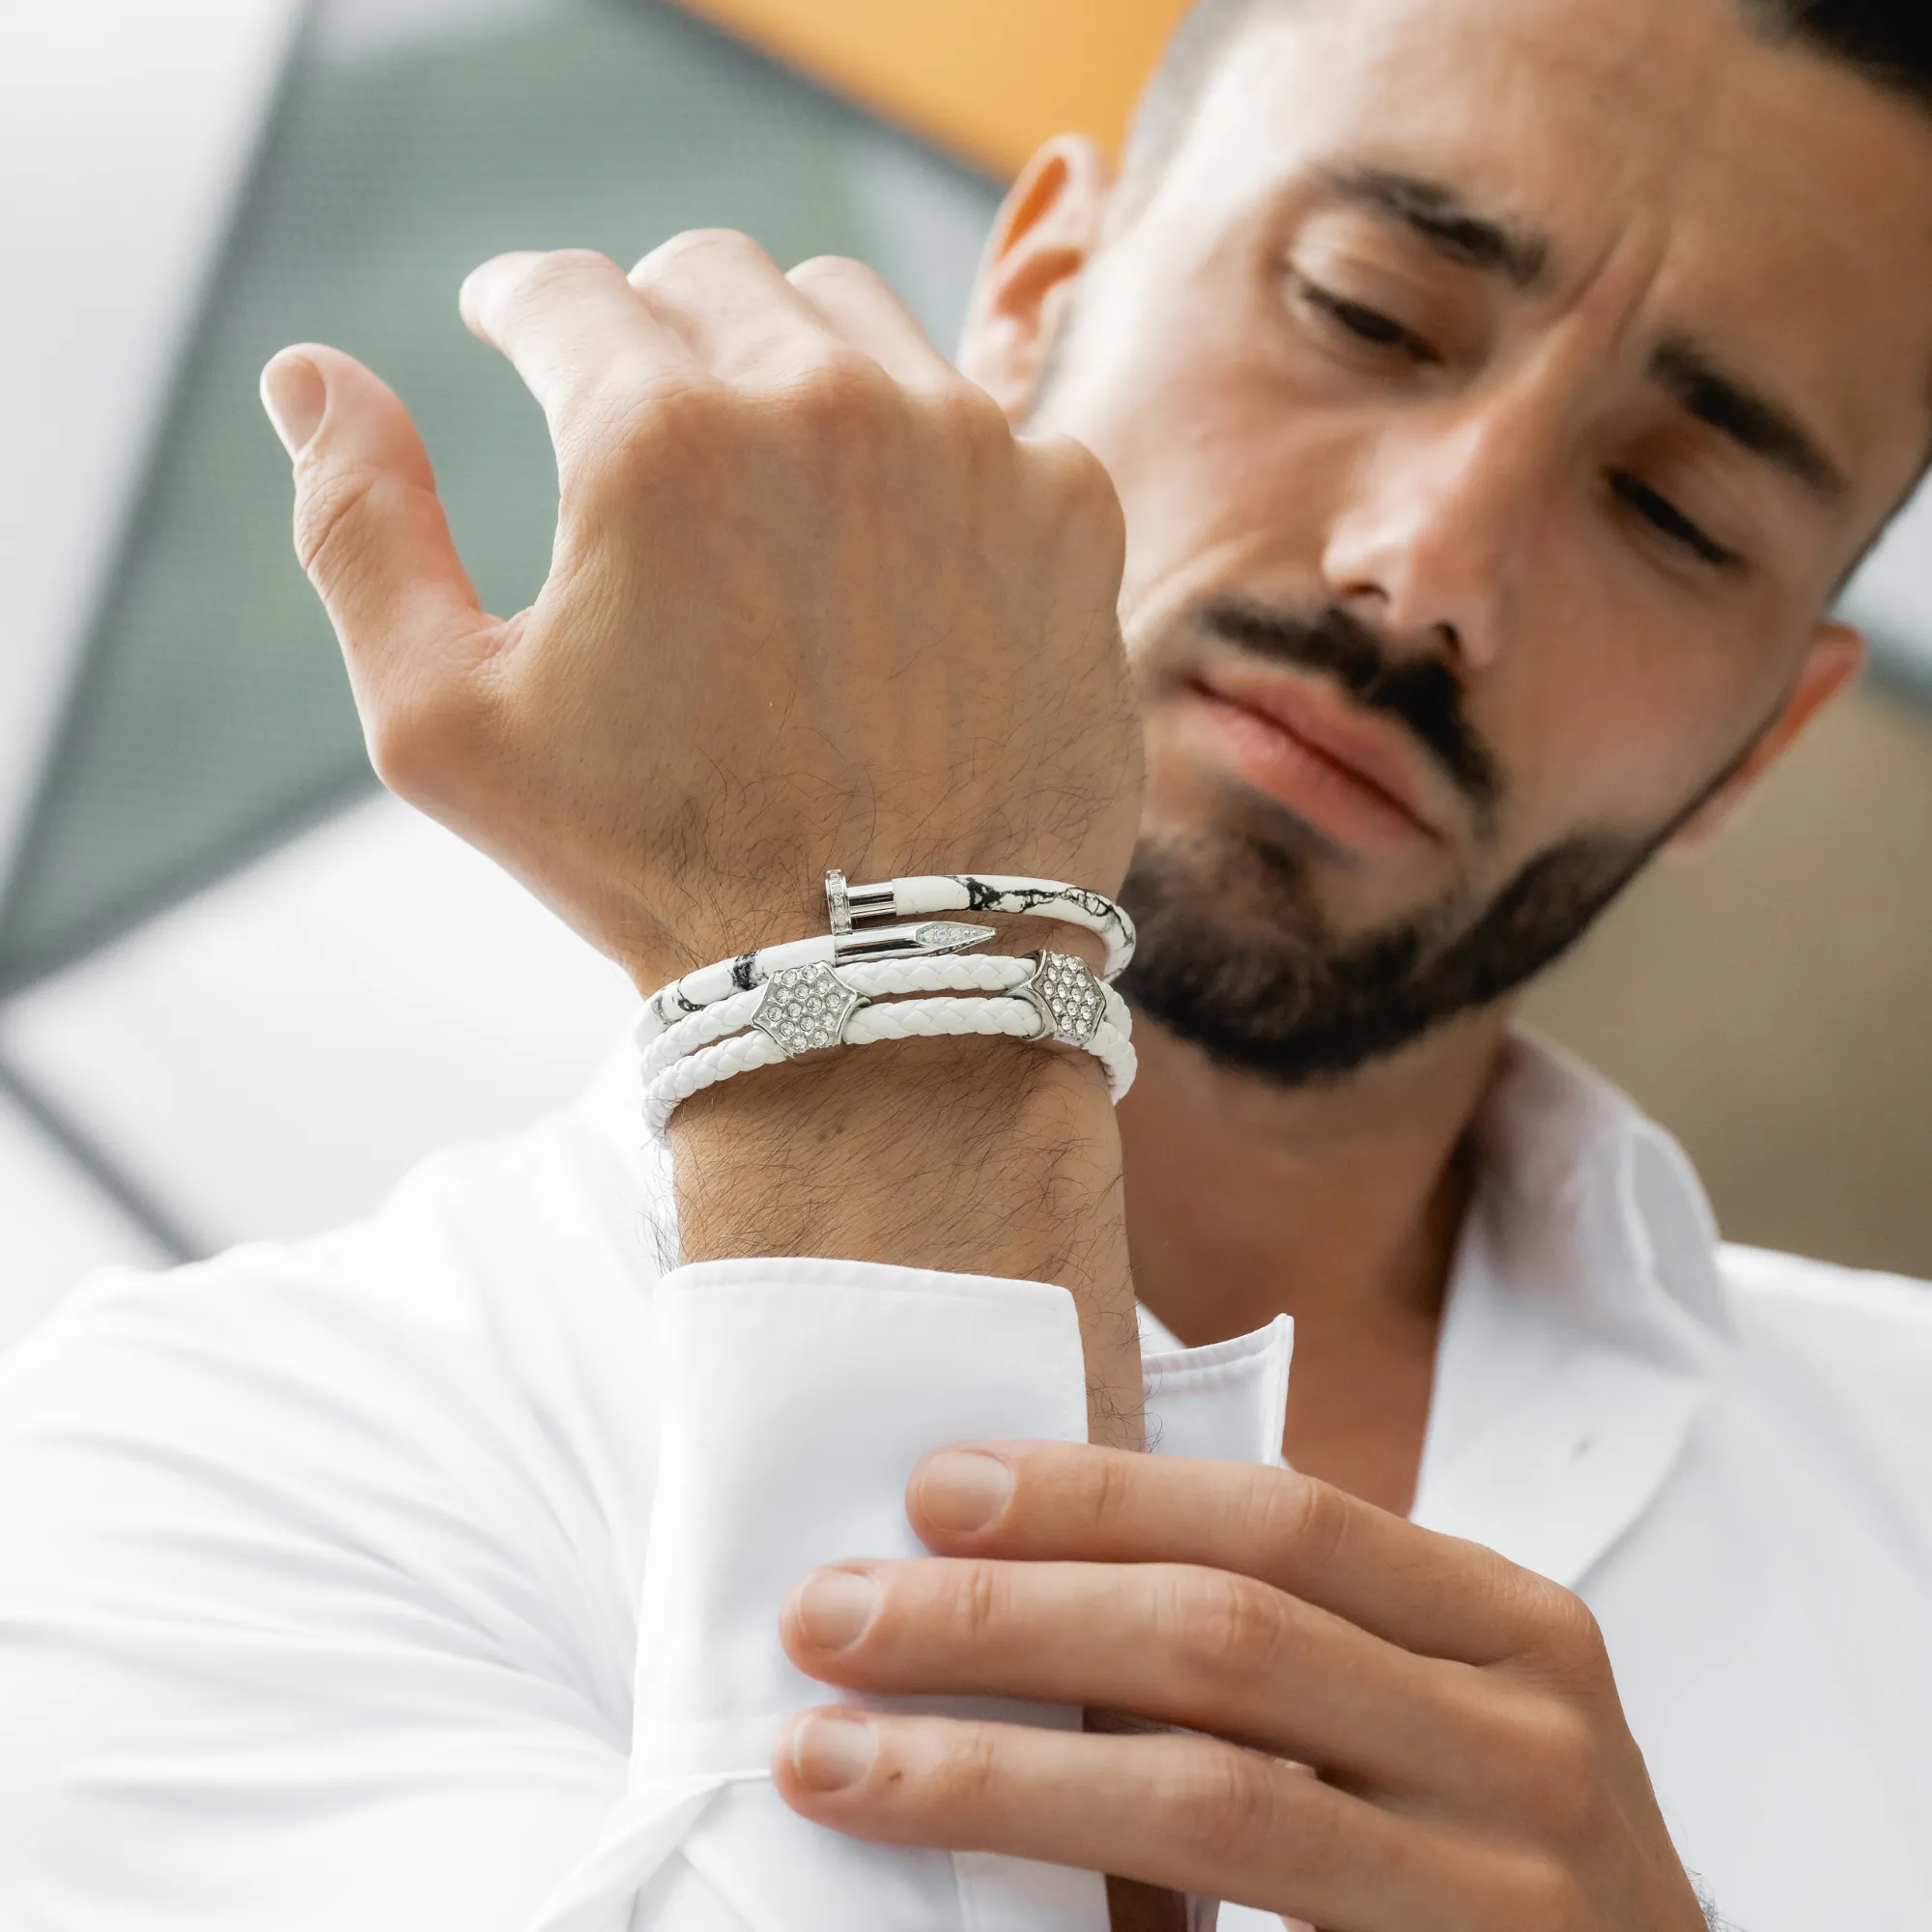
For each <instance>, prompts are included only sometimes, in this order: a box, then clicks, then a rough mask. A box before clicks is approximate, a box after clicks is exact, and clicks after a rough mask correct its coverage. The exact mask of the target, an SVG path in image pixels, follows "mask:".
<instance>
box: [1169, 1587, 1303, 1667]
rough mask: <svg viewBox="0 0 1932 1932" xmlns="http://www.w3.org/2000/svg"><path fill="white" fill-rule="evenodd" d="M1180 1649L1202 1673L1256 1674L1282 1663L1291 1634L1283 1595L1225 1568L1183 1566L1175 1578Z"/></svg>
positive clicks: (1175, 1621)
mask: <svg viewBox="0 0 1932 1932" xmlns="http://www.w3.org/2000/svg"><path fill="white" fill-rule="evenodd" d="M1172 1587H1173V1591H1174V1605H1173V1616H1174V1623H1175V1634H1176V1639H1177V1645H1178V1648H1179V1651H1180V1654H1181V1655H1182V1656H1183V1657H1185V1658H1186V1659H1187V1661H1188V1665H1189V1668H1190V1669H1192V1670H1193V1671H1194V1672H1195V1674H1196V1675H1197V1676H1205V1677H1215V1678H1221V1677H1236V1678H1252V1677H1257V1676H1263V1675H1265V1674H1266V1673H1267V1672H1268V1671H1269V1670H1270V1669H1272V1668H1273V1667H1274V1666H1275V1665H1276V1664H1277V1663H1278V1662H1279V1660H1280V1657H1281V1653H1282V1649H1283V1647H1284V1645H1285V1643H1286V1642H1287V1639H1288V1619H1287V1617H1286V1615H1285V1614H1284V1612H1285V1605H1284V1602H1283V1600H1282V1599H1281V1598H1280V1597H1279V1596H1277V1595H1276V1593H1275V1592H1274V1591H1272V1590H1270V1589H1268V1588H1267V1587H1266V1586H1265V1585H1264V1584H1261V1583H1257V1582H1255V1581H1253V1580H1252V1579H1251V1578H1249V1577H1237V1576H1235V1575H1234V1574H1232V1573H1231V1572H1229V1571H1225V1570H1181V1571H1178V1572H1177V1573H1176V1574H1175V1578H1174V1582H1173V1586H1172Z"/></svg>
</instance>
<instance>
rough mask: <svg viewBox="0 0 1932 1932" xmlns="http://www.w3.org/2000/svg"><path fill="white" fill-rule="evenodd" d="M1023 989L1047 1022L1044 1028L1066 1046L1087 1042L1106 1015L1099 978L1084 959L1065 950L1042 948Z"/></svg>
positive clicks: (1091, 1040) (1080, 1044) (1097, 1029)
mask: <svg viewBox="0 0 1932 1932" xmlns="http://www.w3.org/2000/svg"><path fill="white" fill-rule="evenodd" d="M1025 990H1026V991H1027V993H1028V994H1029V995H1030V996H1031V998H1032V1000H1033V1003H1034V1004H1035V1006H1037V1008H1038V1009H1039V1010H1040V1013H1041V1015H1042V1017H1043V1018H1044V1020H1045V1022H1046V1026H1045V1030H1046V1031H1047V1032H1049V1033H1051V1034H1052V1036H1053V1037H1054V1038H1055V1039H1057V1040H1060V1041H1061V1042H1062V1043H1063V1044H1065V1045H1066V1046H1087V1045H1090V1044H1091V1043H1092V1042H1093V1038H1094V1035H1095V1034H1096V1033H1098V1032H1099V1031H1100V1022H1101V1021H1102V1020H1103V1019H1104V1018H1106V1016H1107V1003H1106V999H1105V996H1104V995H1103V994H1102V993H1101V991H1100V982H1099V980H1096V979H1095V978H1094V975H1093V974H1092V973H1091V972H1090V971H1089V970H1088V968H1087V964H1086V962H1085V961H1084V960H1080V959H1074V958H1072V957H1070V956H1069V955H1068V954H1066V953H1065V952H1042V953H1041V954H1040V955H1039V964H1038V966H1037V967H1036V969H1035V971H1034V976H1033V979H1032V980H1030V981H1029V982H1028V984H1027V986H1026V988H1025Z"/></svg>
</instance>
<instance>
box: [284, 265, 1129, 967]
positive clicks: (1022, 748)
mask: <svg viewBox="0 0 1932 1932" xmlns="http://www.w3.org/2000/svg"><path fill="white" fill-rule="evenodd" d="M462 308H463V314H464V317H465V320H466V321H467V322H468V323H469V327H471V329H472V330H474V331H475V332H476V333H477V334H478V335H480V336H481V337H482V338H483V339H485V340H486V341H489V342H492V343H494V344H495V345H496V346H497V347H498V348H499V349H501V350H502V352H503V353H504V354H505V355H507V356H508V357H509V358H510V359H511V361H512V362H513V363H514V364H515V365H516V367H517V369H518V372H519V373H520V374H521V375H522V376H523V378H524V380H525V381H526V383H527V384H528V385H529V387H530V389H531V391H532V392H533V394H534V395H535V396H536V398H537V400H538V402H539V403H540V404H541V405H542V407H543V409H544V412H545V414H546V416H547V418H548V420H549V424H550V429H551V435H552V439H553V441H554V445H555V450H556V460H557V470H558V478H559V484H560V508H559V514H558V523H557V531H556V543H555V550H554V557H553V562H552V568H551V572H550V576H549V578H548V580H547V581H546V582H545V584H544V586H543V589H542V591H541V592H540V593H539V594H538V597H537V600H536V602H535V603H534V604H533V605H532V606H531V607H530V608H529V609H528V610H527V611H522V612H520V613H518V614H517V615H515V616H513V617H509V618H507V619H506V618H500V617H496V616H492V615H490V614H488V613H487V612H485V611H483V610H482V609H481V608H480V607H479V606H478V604H477V601H476V597H475V593H474V591H473V590H472V589H471V587H470V584H469V579H468V577H467V576H466V574H465V572H464V569H463V566H462V563H461V561H460V560H459V558H458V556H457V554H456V551H455V549H454V546H453V545H452V543H451V540H450V536H449V532H448V528H447V526H446V525H445V523H444V520H443V516H442V512H441V509H440V505H439V504H438V502H437V498H436V494H435V485H434V481H433V478H432V475H431V471H430V466H429V461H428V458H427V456H426V454H425V452H424V449H423V446H422V442H421V440H420V439H419V437H418V436H417V434H416V432H415V429H414V427H413V426H412V423H411V421H410V419H409V416H408V414H407V413H406V412H405V411H404V409H403V407H402V405H401V403H400V402H399V401H398V400H397V399H396V397H395V396H394V395H393V394H392V393H391V392H390V391H389V390H388V389H387V388H386V387H385V386H384V384H382V383H381V382H379V381H378V380H377V378H376V377H375V376H373V375H372V374H371V373H370V372H369V371H368V370H366V369H364V368H363V367H362V366H361V365H360V364H358V363H356V362H355V361H354V360H352V359H351V358H350V357H349V356H347V355H342V354H340V353H339V352H337V351H334V350H329V349H323V348H317V347H304V348H298V349H291V350H287V351H284V352H283V354H282V355H280V356H278V357H277V358H276V360H275V361H274V362H272V363H271V364H270V368H269V370H268V371H267V372H266V374H265V377H264V393H265V396H266V397H267V398H268V400H269V402H270V412H271V413H272V414H274V415H275V416H276V418H277V424H278V427H279V428H280V429H281V431H282V433H283V437H284V440H285V441H287V442H288V443H290V445H291V446H292V448H293V449H294V450H295V453H296V454H295V467H296V484H297V503H296V533H297V547H298V552H299V554H300V556H301V560H302V563H303V565H304V567H305V568H306V569H307V570H308V572H309V574H310V576H311V578H312V579H313V580H314V582H315V584H316V586H317V588H318V589H319V590H320V592H321V594H322V597H323V600H324V602H325V603H326V604H327V608H328V611H329V615H330V617H331V618H332V620H333V621H334V624H335V628H336V632H337V635H338V636H339V638H340V639H341V641H342V646H343V650H344V653H345V656H346V657H347V660H348V664H349V668H350V674H351V678H352V681H353V684H354V687H355V699H356V703H357V706H358V708H359V710H360V712H361V715H362V720H363V724H364V727H365V730H366V733H367V738H368V742H369V747H370V751H371V753H372V756H373V758H374V760H375V763H376V767H377V770H378V771H379V773H380V774H381V775H382V777H383V778H384V781H385V782H387V783H388V784H389V786H390V787H391V789H393V790H395V791H397V792H398V793H400V794H401V795H402V796H403V797H404V798H406V799H408V800H410V801H411V802H412V803H413V804H415V805H417V806H419V807H420V808H422V809H423V810H426V811H428V812H430V813H431V814H432V815H434V816H435V817H438V818H440V819H441V820H442V821H443V822H444V823H446V824H448V825H449V826H451V827H452V828H453V829H454V830H456V831H457V832H459V833H460V834H462V835H463V836H464V837H465V838H468V839H469V840H470V841H471V842H472V843H474V844H476V845H478V846H480V847H482V848H483V849H484V850H485V851H487V852H489V853H491V854H492V855H493V856H494V857H496V858H497V860H498V861H499V862H501V863H502V864H503V865H504V866H506V867H508V868H509V869H510V870H512V871H513V872H515V873H516V874H517V875H518V876H519V877H521V878H522V879H523V880H524V881H525V882H526V884H527V885H528V886H529V887H530V888H531V889H532V890H533V891H534V892H536V893H537V894H538V895H540V896H542V897H543V898H544V899H546V900H547V901H548V902H549V903H550V904H551V905H552V906H554V908H555V909H556V910H557V911H558V912H559V913H561V914H562V915H563V916H564V917H565V918H566V919H567V920H569V921H570V922H571V923H573V924H574V925H576V926H577V927H578V928H579V929H580V930H581V931H582V932H583V933H584V934H585V935H586V936H587V937H588V938H589V939H591V940H592V942H593V943H594V944H596V945H597V946H599V947H600V948H602V949H603V950H604V951H605V952H609V953H610V954H611V956H612V957H614V958H615V959H617V960H618V961H619V962H620V963H621V964H622V965H624V966H625V967H626V968H627V969H628V970H629V971H630V972H631V973H632V974H633V976H634V977H635V978H637V979H638V980H639V981H640V982H647V983H655V982H657V981H658V980H664V979H668V978H669V977H671V976H672V975H673V974H675V973H678V972H681V971H684V970H686V969H688V968H689V967H690V966H691V965H693V964H695V963H696V962H697V961H699V960H701V959H705V958H711V957H717V956H721V955H724V954H726V953H730V952H735V951H737V950H739V949H740V948H741V947H746V946H752V945H758V944H763V943H767V942H770V941H772V940H775V939H782V938H790V937H793V936H795V935H797V934H799V933H802V932H805V931H809V930H812V929H814V928H815V927H816V926H818V925H819V924H821V923H822V919H823V914H822V908H821V903H820V900H819V897H818V881H819V878H820V876H821V874H822V873H823V871H824V869H825V868H826V867H827V866H831V865H838V866H842V867H844V869H845V870H846V871H847V872H848V873H850V874H851V875H852V876H853V877H855V878H858V877H865V876H874V875H885V876H890V875H892V874H894V873H897V872H916V871H927V870H940V871H957V870H965V869H977V870H984V871H1010V872H1024V873H1036V874H1043V875H1046V876H1051V877H1059V878H1066V879H1070V880H1073V881H1076V882H1078V883H1080V884H1083V885H1087V886H1091V887H1094V888H1096V889H1098V890H1101V891H1111V890H1113V889H1114V888H1115V887H1116V886H1118V884H1119V883H1120V880H1121V878H1122V875H1123V873H1124V871H1125V867H1126V863H1127V859H1128V856H1129V853H1130V851H1131V848H1132V843H1133V838H1134V832H1135V827H1136V823H1137V820H1138V814H1139V799H1140V768H1141V766H1140V759H1141V752H1140V731H1139V724H1138V719H1137V716H1136V713H1135V709H1134V705H1133V701H1132V697H1131V694H1130V688H1129V683H1128V676H1127V671H1126V667H1125V663H1124V660H1123V656H1122V648H1121V643H1120V635H1119V629H1118V622H1117V616H1116V603H1117V599H1118V595H1119V587H1120V575H1121V566H1122V532H1121V524H1120V512H1119V506H1118V504H1117V502H1116V499H1115V497H1114V494H1113V490H1112V487H1111V485H1110V484H1109V483H1108V481H1107V479H1106V476H1105V474H1104V472H1102V470H1101V469H1100V468H1099V466H1098V465H1097V463H1095V462H1094V459H1093V458H1092V457H1091V456H1089V455H1088V454H1087V452H1086V451H1085V450H1084V449H1082V448H1081V447H1080V446H1079V445H1078V444H1076V443H1074V442H1071V441H1069V440H1065V439H1061V438H1046V439H1028V438H1022V437H1018V436H1015V435H1014V433H1013V432H1012V430H1011V428H1010V427H1009V424H1008V422H1007V420H1006V418H1005V417H1004V416H1003V415H1002V414H1001V412H1000V411H999V409H998V407H997V406H996V405H995V404H994V403H993V402H992V400H991V399H990V398H989V397H987V396H986V395H985V394H984V393H983V391H981V390H980V389H979V388H977V387H975V386H974V385H973V384H970V383H968V382H967V381H966V380H965V379H964V378H963V377H961V376H960V375H959V374H958V373H957V372H956V371H954V370H953V369H952V367H951V365H950V364H949V363H948V362H947V361H946V360H945V358H944V357H943V356H942V355H939V353H938V352H937V351H936V350H935V349H934V348H933V347H932V345H931V344H930V343H929V342H928V341H927V340H926V339H925V337H924V336H923V333H922V332H921V331H920V329H919V327H918V325H917V324H916V323H915V322H914V321H913V320H912V318H911V317H910V316H909V315H908V314H907V312H906V311H905V310H904V308H903V307H902V306H901V305H900V304H899V303H898V301H897V300H896V299H895V298H894V297H893V296H892V294H891V293H890V292H889V291H888V290H887V289H886V287H885V286H884V284H883V283H882V282H880V281H879V280H878V278H877V277H876V276H875V275H873V274H872V273H871V272H870V271H869V270H866V269H863V268H861V267H860V266H858V265H857V264H854V263H850V262H838V261H821V262H815V263H810V264H807V265H806V266H805V267H804V268H801V269H799V270H794V271H793V273H792V274H791V275H790V276H789V277H787V276H785V275H783V274H781V272H780V271H779V270H778V269H777V268H776V267H775V266H774V264H773V263H772V262H771V261H770V260H769V259H768V258H767V257H766V256H765V255H764V254H763V253H761V252H760V251H759V250H758V249H757V248H756V247H755V246H754V245H753V243H752V242H750V241H747V240H746V239H745V238H744V237H742V236H738V235H731V234H719V233H700V234H694V235H687V236H683V237H680V238H679V239H678V240H676V241H671V242H668V243H667V244H666V245H665V246H664V247H662V248H660V249H658V250H657V251H656V252H655V253H654V254H652V255H650V256H647V257H646V258H645V259H644V260H643V261H642V262H640V263H639V265H638V267H637V268H636V269H635V270H633V271H632V272H631V274H630V276H629V277H628V278H627V277H626V276H625V275H624V274H623V273H622V271H621V270H619V269H618V268H617V267H616V266H615V265H614V264H613V263H611V262H610V261H609V260H607V259H605V258H604V257H602V256H599V255H593V254H587V253H580V252H572V253H560V254H542V255H536V254H526V255H508V256H502V257H499V258H498V259H497V260H496V261H493V262H490V263H488V264H486V265H485V266H484V267H483V268H481V269H479V270H477V271H476V272H475V273H474V274H473V275H472V276H470V278H469V281H468V283H467V284H466V285H465V287H464V291H463V298H462Z"/></svg>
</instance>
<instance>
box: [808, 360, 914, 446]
mask: <svg viewBox="0 0 1932 1932" xmlns="http://www.w3.org/2000/svg"><path fill="white" fill-rule="evenodd" d="M898 394H899V391H898V385H897V384H895V382H894V381H893V379H892V378H891V377H890V376H888V375H887V374H886V372H885V370H884V369H882V368H881V367H880V366H879V364H878V363H876V362H875V361H873V360H872V358H871V357H870V356H869V355H866V354H864V353H863V352H862V351H860V350H857V349H850V348H847V347H846V346H845V345H844V344H842V343H835V344H831V345H828V346H827V347H826V348H825V349H824V350H823V351H822V352H821V353H820V354H819V355H816V356H814V357H813V359H812V362H811V366H810V368H809V369H807V370H806V371H805V372H804V373H803V374H802V375H801V376H799V378H798V379H797V381H796V382H795V383H794V384H792V387H791V390H790V392H789V396H788V398H787V400H788V402H789V404H790V405H791V407H792V408H793V409H795V410H796V412H798V414H799V415H800V416H801V417H802V418H803V420H804V421H805V422H806V423H807V424H808V425H809V426H810V428H811V429H812V430H813V431H814V432H816V433H818V434H820V435H828V434H829V435H832V436H839V435H842V434H846V433H856V434H860V435H866V436H870V435H872V434H874V433H876V431H877V430H878V429H879V428H880V426H881V425H882V424H883V423H884V422H885V421H886V419H887V418H888V417H889V415H890V414H891V412H892V410H893V407H894V406H895V404H896V402H897V400H898Z"/></svg>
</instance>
